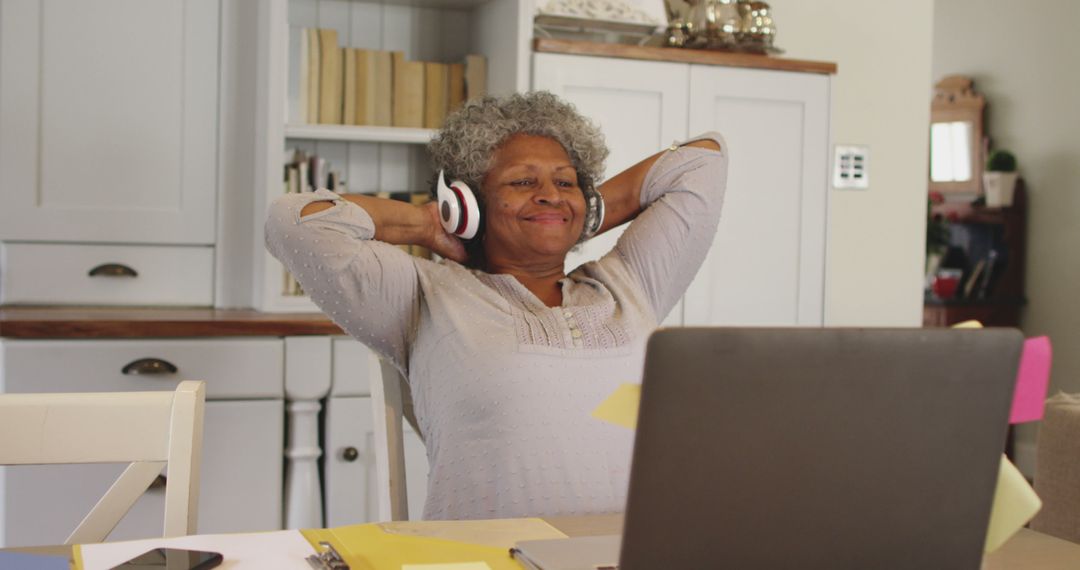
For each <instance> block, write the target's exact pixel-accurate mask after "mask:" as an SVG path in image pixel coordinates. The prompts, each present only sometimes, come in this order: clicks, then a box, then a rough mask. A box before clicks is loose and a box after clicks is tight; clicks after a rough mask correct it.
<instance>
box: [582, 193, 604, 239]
mask: <svg viewBox="0 0 1080 570" xmlns="http://www.w3.org/2000/svg"><path fill="white" fill-rule="evenodd" d="M585 205H586V206H587V207H588V212H587V213H586V214H585V228H584V230H583V231H582V241H584V240H587V239H589V238H591V237H593V236H594V235H596V233H597V232H599V231H600V227H601V226H603V225H604V197H603V196H602V195H601V194H600V192H599V191H598V190H596V189H595V188H592V189H590V190H588V191H587V192H586V194H585Z"/></svg>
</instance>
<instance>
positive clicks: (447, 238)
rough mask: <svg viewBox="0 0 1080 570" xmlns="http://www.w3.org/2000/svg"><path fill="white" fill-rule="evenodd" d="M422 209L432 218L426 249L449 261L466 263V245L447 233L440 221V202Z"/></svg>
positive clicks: (429, 204) (425, 205)
mask: <svg viewBox="0 0 1080 570" xmlns="http://www.w3.org/2000/svg"><path fill="white" fill-rule="evenodd" d="M421 207H422V208H424V210H425V211H426V212H427V213H428V215H429V216H430V218H431V233H430V235H429V237H428V243H427V244H425V245H426V247H427V248H428V249H430V250H431V251H433V252H435V253H437V254H439V255H441V256H443V257H445V258H447V259H453V260H454V261H456V262H458V263H464V262H465V260H466V259H468V257H469V256H468V254H466V253H465V244H463V243H461V240H460V239H458V237H457V236H455V235H453V234H451V233H449V232H447V231H446V230H445V229H444V228H443V227H442V222H441V221H439V205H438V202H434V201H433V202H428V203H427V204H424V205H423V206H421Z"/></svg>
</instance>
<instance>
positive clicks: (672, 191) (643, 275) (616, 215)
mask: <svg viewBox="0 0 1080 570" xmlns="http://www.w3.org/2000/svg"><path fill="white" fill-rule="evenodd" d="M727 165H728V148H727V144H726V143H725V142H724V140H723V138H722V137H721V136H720V135H719V134H717V133H707V134H704V135H701V136H698V137H695V138H693V139H691V141H690V142H687V143H684V144H683V145H673V146H672V148H669V149H666V150H664V151H662V152H660V153H658V154H655V155H653V156H650V157H649V158H647V159H645V160H643V161H641V162H639V163H638V164H635V165H634V166H632V167H630V168H628V169H627V170H626V171H624V172H622V173H620V174H618V175H617V176H615V177H614V178H612V179H611V180H609V181H608V182H606V183H604V185H603V186H601V188H600V191H601V194H603V196H604V202H605V207H606V208H608V212H610V215H605V221H604V226H603V227H602V228H601V229H602V230H604V229H609V228H610V227H612V226H615V225H618V224H621V223H624V222H626V221H627V220H631V219H633V220H634V222H633V223H632V224H630V227H629V228H627V230H626V231H625V232H623V234H622V235H621V236H619V241H618V243H617V244H616V245H615V248H614V249H613V250H612V251H611V252H610V253H608V254H607V255H606V256H604V257H603V258H602V259H601V260H600V264H601V265H604V264H609V263H619V264H621V265H624V266H625V267H626V268H627V269H628V270H629V271H630V273H631V274H632V275H633V276H634V277H635V278H636V280H637V281H638V283H639V284H640V285H641V287H642V288H643V289H644V291H645V294H646V297H647V299H648V301H649V304H650V305H651V306H652V308H653V311H654V312H655V316H656V320H657V322H660V321H662V320H663V319H664V317H665V316H666V315H667V314H668V312H670V311H671V308H672V307H674V306H675V304H676V303H677V302H678V301H679V298H680V297H682V295H683V293H685V292H686V288H687V287H689V286H690V282H691V281H692V280H693V278H694V275H696V274H697V271H698V268H700V267H701V263H702V262H703V261H704V260H705V256H706V254H707V253H708V252H709V247H710V246H711V245H712V242H713V238H714V236H715V235H716V228H717V224H718V223H719V221H720V210H721V207H722V205H723V201H724V191H725V189H726V187H727Z"/></svg>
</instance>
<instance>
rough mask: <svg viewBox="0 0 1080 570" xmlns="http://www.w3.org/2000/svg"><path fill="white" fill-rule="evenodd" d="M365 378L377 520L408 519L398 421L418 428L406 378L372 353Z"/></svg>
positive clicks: (416, 429) (402, 451)
mask: <svg viewBox="0 0 1080 570" xmlns="http://www.w3.org/2000/svg"><path fill="white" fill-rule="evenodd" d="M368 377H369V378H371V379H372V382H371V405H372V407H373V410H374V417H375V430H374V431H375V481H376V483H375V484H376V486H377V489H378V497H377V499H378V505H379V515H378V516H379V520H382V521H404V520H408V519H409V497H408V489H407V486H406V479H405V434H404V431H403V430H402V423H401V420H402V418H404V419H405V420H406V421H408V422H409V424H410V425H412V427H413V429H414V430H415V431H416V433H417V434H420V430H419V428H418V427H417V424H416V416H415V414H414V413H413V405H412V396H411V395H410V392H409V388H408V385H407V384H406V381H405V378H403V377H402V376H401V373H400V372H398V370H397V369H396V368H394V366H393V365H392V364H390V363H389V362H387V361H385V360H383V359H381V358H379V357H378V356H377V355H375V353H372V355H371V359H370V361H369V374H368Z"/></svg>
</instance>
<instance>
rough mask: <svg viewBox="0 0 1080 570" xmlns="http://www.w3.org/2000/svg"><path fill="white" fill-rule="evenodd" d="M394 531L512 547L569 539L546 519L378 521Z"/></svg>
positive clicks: (484, 544)
mask: <svg viewBox="0 0 1080 570" xmlns="http://www.w3.org/2000/svg"><path fill="white" fill-rule="evenodd" d="M378 524H379V528H381V529H383V530H384V531H386V532H388V533H391V534H400V535H406V536H423V537H427V538H443V539H446V540H456V541H458V542H467V543H469V544H479V545H482V546H493V547H495V548H506V549H510V548H511V547H513V546H514V544H515V543H516V542H518V541H522V540H548V539H552V538H566V535H565V534H563V533H561V532H559V530H558V529H556V528H555V527H553V526H551V525H549V524H548V523H547V522H545V521H544V520H543V519H536V518H533V519H493V520H480V521H454V522H453V523H452V524H447V523H446V522H445V521H407V522H384V523H378Z"/></svg>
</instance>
